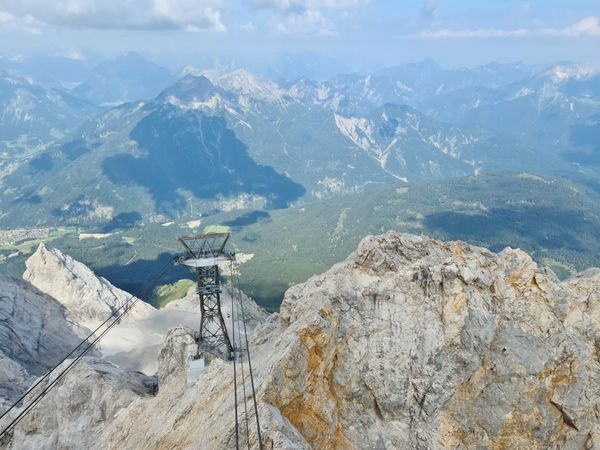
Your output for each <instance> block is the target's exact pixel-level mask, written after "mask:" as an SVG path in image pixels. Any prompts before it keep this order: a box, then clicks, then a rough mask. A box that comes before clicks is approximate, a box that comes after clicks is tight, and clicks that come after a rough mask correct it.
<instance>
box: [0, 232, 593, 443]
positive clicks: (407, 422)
mask: <svg viewBox="0 0 600 450" xmlns="http://www.w3.org/2000/svg"><path fill="white" fill-rule="evenodd" d="M599 305H600V271H598V270H590V271H586V272H584V273H582V274H578V275H576V276H574V277H572V278H571V279H569V280H567V281H566V282H563V283H561V282H559V281H558V280H557V279H556V277H555V276H554V275H553V274H552V273H549V272H546V271H545V270H542V269H539V268H538V267H537V265H536V264H535V263H534V262H533V261H532V259H531V258H530V257H529V256H528V255H527V254H525V253H523V252H521V251H519V250H511V249H507V250H504V251H503V252H501V253H499V254H494V253H491V252H489V251H488V250H485V249H481V248H476V247H472V246H469V245H466V244H464V243H461V242H449V243H443V242H438V241H435V240H431V239H428V238H425V237H418V236H412V235H405V234H397V233H394V232H389V233H387V234H384V235H381V236H377V237H367V238H365V239H364V240H363V241H362V243H361V244H360V246H359V247H358V249H357V250H356V252H354V253H353V254H352V255H350V257H349V258H348V259H347V260H345V261H343V262H341V263H340V264H337V265H336V266H334V267H333V268H332V269H330V270H329V271H328V272H326V273H325V274H322V275H318V276H315V277H313V278H311V279H310V280H308V281H307V282H306V283H304V284H301V285H298V286H295V287H293V288H291V289H290V290H288V292H287V294H286V296H285V299H284V301H283V304H282V306H281V311H280V313H279V314H274V315H272V316H270V317H269V318H268V319H267V320H266V321H265V322H264V323H263V324H262V325H259V326H257V327H256V328H255V329H254V331H253V333H252V339H251V350H252V357H253V360H252V362H253V368H254V378H255V383H256V386H257V395H258V411H259V416H260V419H261V427H262V432H263V440H264V443H265V445H266V448H274V449H308V448H315V449H397V448H415V449H430V448H434V449H437V448H533V449H536V448H537V449H546V448H594V447H595V446H597V445H600V442H599V441H598V431H599V424H600V420H599V419H598V416H597V404H598V402H599V400H600V375H598V374H599V373H600V372H599V369H600V366H599V363H598V357H597V350H596V349H597V342H598V341H599V339H598V338H599V336H598V330H599V324H600V321H599V319H600V306H599ZM191 333H192V332H191V331H190V330H186V329H185V328H178V329H175V330H172V331H171V332H170V333H169V335H168V336H167V339H166V341H165V343H164V345H163V347H162V349H161V351H160V355H161V356H160V360H161V361H160V366H159V372H158V373H159V386H158V392H157V393H153V394H148V393H147V392H144V393H138V394H135V401H131V402H128V404H126V405H122V406H120V407H119V408H120V409H119V408H117V409H118V411H116V410H115V409H114V408H113V409H112V410H110V412H109V413H108V414H106V415H105V417H103V419H102V420H103V427H102V430H101V431H98V434H97V439H96V440H94V441H93V442H89V448H128V449H134V448H139V444H140V442H143V443H144V447H145V448H153V449H159V448H178V449H179V448H180V449H184V448H203V449H204V448H207V449H227V448H234V447H235V444H234V417H233V395H232V394H233V392H232V384H233V383H232V375H231V372H232V370H231V369H232V367H231V363H230V362H226V361H221V360H218V359H217V360H214V361H213V362H212V363H211V364H210V365H209V366H208V367H207V369H206V370H205V371H204V372H203V373H202V374H201V375H200V377H199V378H198V379H197V381H196V382H195V383H193V384H192V385H190V386H186V385H185V384H184V373H185V370H184V369H185V367H186V364H187V358H188V355H189V351H190V348H193V339H192V334H191ZM246 376H248V374H246ZM123 377H125V378H127V377H128V376H127V375H123ZM69 382H70V383H75V384H77V383H81V384H82V385H83V384H85V383H86V381H85V379H84V378H81V379H75V380H74V381H73V379H72V380H71V381H69ZM73 388H74V387H73ZM130 391H132V390H130ZM133 392H135V390H133ZM238 401H239V405H238V406H239V408H240V410H241V408H242V407H243V405H242V398H241V395H240V396H239V397H238ZM58 402H59V398H58V397H57V396H56V394H51V395H50V396H49V398H48V399H46V400H44V402H42V403H40V405H39V406H38V408H39V410H40V411H41V413H42V414H43V411H44V408H53V409H55V410H57V406H58ZM86 407H87V408H94V405H92V404H89V405H88V406H86ZM252 413H253V410H252V409H251V410H250V414H252ZM81 414H86V412H85V408H84V409H82V412H81ZM90 414H91V412H90ZM63 420H64V421H65V426H67V425H68V423H69V421H72V420H74V419H73V418H69V417H65V418H64V419H63ZM19 427H28V428H27V433H28V434H27V436H28V439H30V441H27V439H24V440H22V441H19V444H20V445H22V446H23V447H24V448H27V445H28V442H39V440H38V441H36V440H35V439H37V438H36V436H37V434H36V433H38V432H36V430H35V425H34V424H33V423H32V421H31V420H30V419H26V420H25V421H23V425H19ZM21 429H22V428H18V429H17V431H16V433H19V432H20V431H19V430H21ZM69 429H71V430H73V428H69ZM47 432H48V430H46V431H45V433H46V434H47ZM56 432H57V433H59V434H60V433H61V431H60V430H59V431H56ZM71 432H72V431H71ZM39 433H42V431H39ZM82 433H83V432H82ZM71 438H73V436H71ZM82 439H83V436H82ZM82 442H83V441H82ZM86 442H88V441H86ZM244 442H245V441H244ZM250 444H251V445H250V446H251V448H258V447H257V435H256V430H255V427H253V426H252V425H251V427H250ZM9 447H10V445H9ZM29 447H30V448H33V445H29ZM12 448H17V446H16V443H14V444H12ZM19 448H20V447H19Z"/></svg>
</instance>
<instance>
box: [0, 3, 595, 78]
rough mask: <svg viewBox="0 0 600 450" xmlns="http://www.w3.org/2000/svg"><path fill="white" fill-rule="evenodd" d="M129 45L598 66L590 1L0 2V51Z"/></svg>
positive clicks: (71, 53) (183, 51) (366, 63)
mask: <svg viewBox="0 0 600 450" xmlns="http://www.w3.org/2000/svg"><path fill="white" fill-rule="evenodd" d="M129 51H137V52H140V53H142V54H144V55H145V56H146V57H148V58H150V59H152V60H155V61H156V62H160V63H163V64H165V65H169V66H172V67H175V66H178V65H185V64H187V63H197V62H198V61H204V62H207V61H208V62H211V63H212V64H228V63H230V62H231V61H238V62H239V63H240V64H243V63H244V62H252V63H253V64H255V65H256V64H261V61H267V60H270V59H272V58H275V57H276V56H277V55H282V54H286V53H293V54H294V53H319V54H322V55H324V56H327V57H331V58H334V59H336V60H337V61H340V62H342V63H343V64H344V65H345V66H346V67H348V68H349V69H352V70H369V69H373V68H376V67H383V66H391V65H396V64H401V63H405V62H413V61H419V60H422V59H424V58H426V57H431V58H433V59H434V60H436V61H437V62H439V63H440V64H442V65H444V66H446V67H457V66H465V65H466V66H473V65H478V64H484V63H487V62H490V61H499V62H512V61H523V62H525V63H536V64H537V63H549V62H554V61H563V60H568V61H575V62H580V63H585V64H591V65H600V0H569V1H565V0H544V1H541V0H536V1H533V0H532V1H523V0H478V1H477V0H52V1H49V0H0V54H2V55H3V56H4V57H9V58H20V57H23V56H27V55H31V54H43V55H60V56H64V57H67V58H73V59H81V58H90V57H91V55H95V57H114V56H116V55H119V54H123V53H126V52H129Z"/></svg>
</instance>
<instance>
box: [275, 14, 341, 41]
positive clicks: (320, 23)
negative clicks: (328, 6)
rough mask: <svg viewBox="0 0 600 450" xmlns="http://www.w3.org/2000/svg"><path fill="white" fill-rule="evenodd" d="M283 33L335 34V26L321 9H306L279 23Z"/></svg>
mask: <svg viewBox="0 0 600 450" xmlns="http://www.w3.org/2000/svg"><path fill="white" fill-rule="evenodd" d="M277 32H279V33H281V34H309V33H317V34H319V35H321V36H335V35H336V34H337V33H336V31H335V27H334V26H333V24H332V23H330V22H329V21H328V20H327V19H326V18H325V16H324V15H323V13H321V11H316V10H306V11H304V12H303V13H302V14H291V15H288V16H287V17H285V18H284V20H283V21H282V22H280V23H279V24H278V25H277Z"/></svg>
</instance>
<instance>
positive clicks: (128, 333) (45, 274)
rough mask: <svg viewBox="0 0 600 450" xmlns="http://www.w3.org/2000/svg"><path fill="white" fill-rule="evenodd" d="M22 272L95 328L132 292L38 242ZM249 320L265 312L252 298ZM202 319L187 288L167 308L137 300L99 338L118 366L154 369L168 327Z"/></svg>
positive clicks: (226, 307) (226, 305)
mask: <svg viewBox="0 0 600 450" xmlns="http://www.w3.org/2000/svg"><path fill="white" fill-rule="evenodd" d="M26 266H27V270H26V271H25V273H24V274H23V278H24V279H25V280H26V281H27V282H29V283H31V284H32V285H34V286H35V287H36V288H38V289H39V290H40V291H42V292H44V293H46V294H48V295H50V296H52V297H54V298H55V299H57V300H58V301H59V302H60V303H61V304H62V305H64V307H65V308H66V310H67V312H68V313H69V316H70V318H71V319H72V320H73V321H76V322H77V323H80V324H82V325H84V326H86V327H88V328H90V329H95V328H96V327H97V326H98V325H99V324H100V323H102V322H103V321H104V320H106V319H107V318H109V317H110V316H111V315H112V314H113V313H114V312H115V311H116V310H117V309H118V308H120V307H121V306H122V305H123V304H124V303H125V302H127V301H128V300H129V299H130V298H131V295H130V294H128V293H127V292H125V291H123V290H121V289H119V288H117V287H115V286H113V285H112V284H111V283H110V282H109V281H108V280H106V279H105V278H102V277H99V276H97V275H96V274H94V272H92V271H91V270H90V269H89V268H88V267H87V266H85V265H84V264H83V263H81V262H79V261H76V260H74V259H73V258H71V257H70V256H68V255H65V254H64V253H62V252H61V251H60V250H58V249H55V248H49V247H46V246H45V245H44V244H43V243H42V244H40V246H39V247H38V249H37V251H36V252H35V253H34V254H33V255H32V256H31V257H30V258H29V259H28V260H27V262H26ZM222 302H223V312H224V314H226V315H227V314H229V313H230V310H231V297H230V296H229V293H228V292H227V291H225V292H223V294H222ZM247 314H248V317H249V318H250V326H251V327H253V326H254V325H255V324H257V323H260V322H262V321H263V320H264V319H265V317H266V314H265V312H264V311H263V310H262V309H261V308H259V307H258V306H257V305H256V304H255V303H254V302H252V301H249V302H248V311H247ZM199 321H200V310H199V307H198V295H197V294H196V291H195V288H191V289H190V290H189V291H188V293H187V295H186V296H185V297H184V298H182V299H180V300H177V301H175V302H172V303H170V304H169V305H168V306H167V307H166V308H163V309H160V310H157V309H155V308H153V307H152V306H151V305H149V304H147V303H145V302H143V301H137V302H136V303H135V305H134V306H133V308H131V310H130V312H129V313H128V314H127V315H126V316H124V319H123V320H122V322H121V323H120V324H119V326H117V327H115V328H114V329H113V330H111V332H110V333H108V334H107V335H106V337H105V338H103V339H102V341H101V343H100V345H99V346H98V347H99V350H100V352H101V353H102V356H104V357H106V358H107V359H109V360H110V361H113V362H114V363H116V364H118V365H119V366H121V367H125V368H129V369H134V370H140V371H143V372H144V373H146V374H147V375H152V374H154V373H155V372H156V369H157V367H158V365H157V356H158V351H159V348H160V346H161V344H162V342H163V340H164V339H165V337H166V335H167V332H168V330H169V329H171V328H173V327H177V326H188V327H194V328H197V327H198V324H199Z"/></svg>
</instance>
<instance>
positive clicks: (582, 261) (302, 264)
mask: <svg viewBox="0 0 600 450" xmlns="http://www.w3.org/2000/svg"><path fill="white" fill-rule="evenodd" d="M188 220H189V218H186V219H183V220H181V221H175V222H174V223H172V224H170V225H169V226H163V225H162V224H160V223H144V224H142V225H140V226H137V227H134V228H129V229H124V230H117V231H115V232H113V233H112V234H111V235H110V236H107V237H104V238H101V239H93V238H92V239H83V240H80V239H79V236H78V235H77V234H76V233H71V234H65V235H62V236H60V237H55V238H53V240H52V245H53V246H56V247H58V248H60V249H61V250H63V251H65V252H66V253H68V254H71V255H72V256H73V257H74V258H76V259H79V260H81V261H83V262H84V263H86V264H88V265H89V266H90V267H91V268H92V269H94V270H95V271H96V272H97V273H99V274H101V275H102V276H105V277H106V278H108V279H109V280H111V281H112V282H113V283H115V284H116V285H118V286H120V287H122V288H123V289H126V290H130V291H132V292H134V293H136V294H139V293H140V292H142V290H143V289H144V288H145V284H146V283H147V280H149V279H152V277H153V276H154V274H155V273H156V272H157V271H158V269H159V268H160V267H162V266H163V265H165V264H168V262H169V261H170V260H171V259H172V257H173V254H174V253H178V252H181V251H182V248H181V246H180V245H179V243H178V241H177V239H176V238H177V237H178V236H181V235H186V234H190V233H191V230H190V229H189V227H188V225H187V221H188ZM217 226H218V227H227V228H228V229H230V230H232V232H233V237H232V241H231V242H232V244H233V245H234V247H235V249H236V250H237V251H238V252H243V253H245V254H251V255H254V256H253V257H252V258H251V259H250V260H249V261H248V262H246V263H244V264H243V265H242V266H241V268H242V285H243V286H242V287H243V288H244V290H245V291H246V292H247V293H248V294H249V295H251V296H253V297H254V298H255V299H256V300H257V301H258V302H259V303H261V304H262V305H263V306H265V307H267V308H268V309H271V310H276V309H277V308H278V306H279V304H280V302H281V299H282V297H283V293H284V292H285V290H286V289H287V288H288V287H289V286H292V285H294V284H296V283H299V282H302V281H305V280H306V279H307V278H309V277H310V276H312V275H314V274H318V273H321V272H323V271H325V270H327V269H329V268H330V267H331V265H332V264H334V263H336V262H338V261H340V260H343V259H345V258H346V257H347V256H348V255H349V254H350V253H351V252H352V251H354V249H355V248H356V246H357V244H358V243H359V242H360V240H361V239H362V238H363V237H364V236H366V235H369V234H379V233H383V232H385V231H387V230H392V229H393V230H397V231H401V232H410V233H416V234H425V235H428V236H431V237H433V238H438V239H445V240H455V239H459V240H464V241H466V242H469V243H471V244H474V245H478V246H485V247H488V248H490V249H492V250H494V251H500V250H502V249H503V248H504V247H506V246H511V247H515V248H521V249H523V250H525V251H527V252H529V253H530V254H531V255H532V256H533V257H534V258H535V259H536V260H537V261H538V262H540V263H541V264H544V265H547V266H548V267H550V268H552V269H553V270H554V271H555V272H556V273H557V274H558V275H560V276H561V277H566V276H568V275H569V273H570V272H572V271H573V270H581V269H584V268H586V267H590V266H600V242H599V240H598V237H599V236H600V196H599V195H598V194H596V193H594V192H593V191H589V190H587V189H586V188H585V187H582V186H575V185H571V184H567V183H565V182H562V181H556V180H549V179H544V178H540V177H536V176H532V175H529V174H500V175H487V176H478V177H466V178H457V179H452V180H448V181H441V182H434V183H426V184H415V185H411V186H409V187H405V186H402V187H391V188H385V189H381V190H375V191H372V192H366V193H361V194H353V195H346V196H341V197H338V198H336V199H333V200H327V201H321V202H318V203H314V204H309V205H305V206H303V207H301V208H300V207H293V208H288V209H283V210H271V211H235V212H229V213H222V214H217V215H213V216H208V217H204V218H203V219H202V226H201V227H200V229H199V231H202V230H215V229H222V228H216V227H217ZM80 231H81V230H80ZM85 232H86V233H92V232H94V229H93V228H92V229H89V230H86V231H85ZM26 257H27V254H23V255H20V256H18V257H14V258H11V259H10V260H6V261H4V263H2V264H1V265H0V270H2V271H3V272H5V273H7V274H9V275H12V276H20V275H21V274H22V272H23V269H24V266H23V262H24V260H25V258H26ZM182 278H187V279H189V278H191V274H190V273H189V272H188V271H186V270H185V269H183V268H181V267H174V268H172V269H171V270H170V271H169V273H168V274H167V276H166V277H165V278H164V279H163V280H162V281H161V282H160V283H159V284H161V285H162V284H167V283H174V282H176V281H177V280H179V279H182ZM182 286H183V285H175V286H171V287H169V288H168V289H167V288H164V289H165V290H164V291H162V290H159V291H158V293H155V294H154V296H153V297H152V298H151V299H149V300H150V301H151V302H152V303H154V304H156V305H157V306H161V305H162V304H164V303H165V302H166V301H169V300H172V299H173V298H174V297H175V296H177V295H180V294H181V293H182V292H183V291H184V289H183V287H182Z"/></svg>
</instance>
